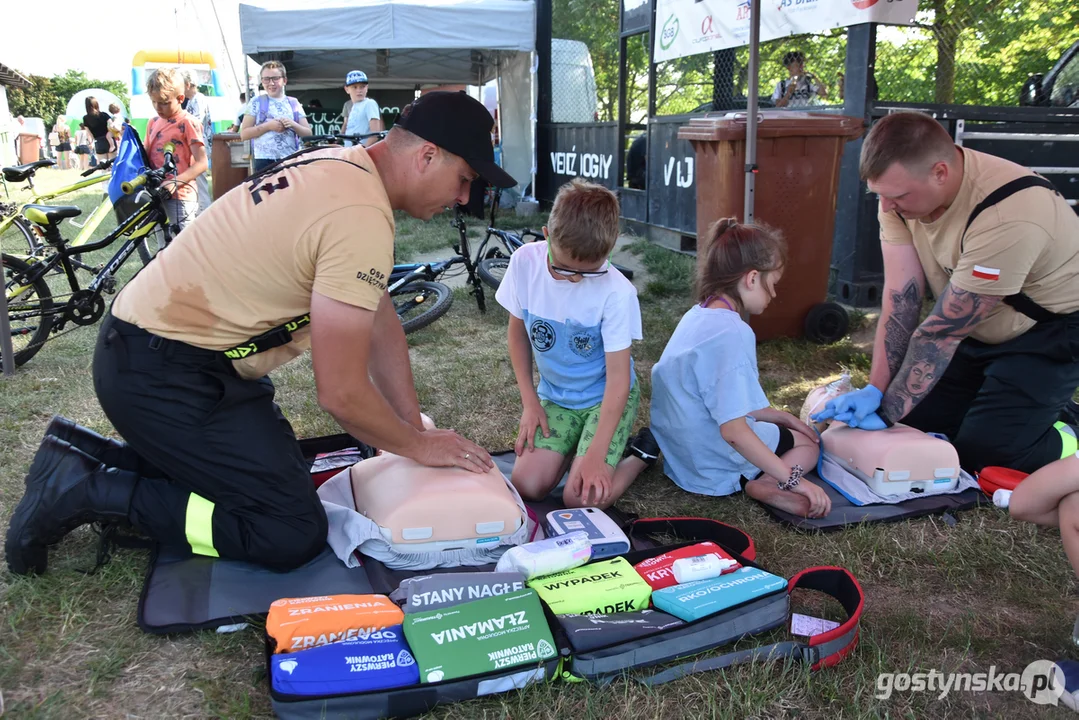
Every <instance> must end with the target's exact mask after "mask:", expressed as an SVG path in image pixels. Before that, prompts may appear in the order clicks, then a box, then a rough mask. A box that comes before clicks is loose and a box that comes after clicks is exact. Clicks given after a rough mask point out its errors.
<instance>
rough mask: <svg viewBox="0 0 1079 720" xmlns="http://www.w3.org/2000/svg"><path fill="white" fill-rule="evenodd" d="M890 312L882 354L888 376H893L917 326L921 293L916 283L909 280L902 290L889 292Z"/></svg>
mask: <svg viewBox="0 0 1079 720" xmlns="http://www.w3.org/2000/svg"><path fill="white" fill-rule="evenodd" d="M891 300H892V312H891V313H890V314H889V315H888V321H887V322H886V323H885V324H884V355H885V357H886V358H887V359H888V373H889V377H892V378H894V377H895V375H896V373H897V372H899V367H900V366H901V365H902V364H903V358H904V357H905V356H906V354H907V345H908V344H910V338H911V335H912V334H913V333H914V331H915V329H917V327H918V315H919V313H920V312H921V309H922V295H921V293H920V292H918V283H917V282H915V281H914V280H911V281H910V282H908V283H907V285H906V287H904V288H903V289H902V290H898V291H896V290H893V291H892V294H891Z"/></svg>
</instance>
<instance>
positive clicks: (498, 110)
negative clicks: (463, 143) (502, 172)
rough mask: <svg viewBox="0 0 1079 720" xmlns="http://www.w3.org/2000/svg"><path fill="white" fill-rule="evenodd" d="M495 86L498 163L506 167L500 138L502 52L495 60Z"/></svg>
mask: <svg viewBox="0 0 1079 720" xmlns="http://www.w3.org/2000/svg"><path fill="white" fill-rule="evenodd" d="M495 68H496V70H495V72H496V75H495V87H496V88H497V90H496V92H495V95H496V96H497V98H496V100H495V116H496V117H495V129H496V131H497V132H498V152H499V159H500V160H501V161H502V162H501V163H500V164H501V165H502V167H503V168H505V167H506V143H505V141H504V140H503V138H502V53H499V54H498V60H497V61H496V62H495Z"/></svg>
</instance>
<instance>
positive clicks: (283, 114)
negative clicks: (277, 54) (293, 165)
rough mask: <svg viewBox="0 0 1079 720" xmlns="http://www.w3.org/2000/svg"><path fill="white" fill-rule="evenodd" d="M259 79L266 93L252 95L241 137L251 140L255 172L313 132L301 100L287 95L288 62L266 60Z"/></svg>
mask: <svg viewBox="0 0 1079 720" xmlns="http://www.w3.org/2000/svg"><path fill="white" fill-rule="evenodd" d="M259 81H260V82H261V83H262V87H263V88H265V90H266V94H264V95H259V96H257V97H253V98H251V102H250V103H248V105H247V112H246V113H245V114H244V119H243V122H242V123H241V124H240V139H241V140H250V141H251V154H252V156H253V157H254V159H255V162H254V167H253V168H252V170H253V171H254V172H256V173H257V172H259V171H261V170H262V169H264V168H266V167H267V166H269V165H273V164H274V163H275V162H277V161H278V160H280V159H281V158H284V157H288V156H289V155H291V154H292V153H294V152H296V151H297V150H299V149H300V138H301V137H308V136H309V135H310V134H311V126H310V125H309V124H308V123H307V116H306V115H304V111H303V108H302V107H301V106H300V103H299V101H298V100H296V98H294V97H291V96H287V95H285V84H286V83H288V77H287V76H286V75H285V66H284V65H283V64H282V63H279V62H278V61H276V60H270V61H269V62H265V63H263V64H262V68H261V69H260V70H259Z"/></svg>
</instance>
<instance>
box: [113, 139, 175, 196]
mask: <svg viewBox="0 0 1079 720" xmlns="http://www.w3.org/2000/svg"><path fill="white" fill-rule="evenodd" d="M174 149H175V148H174V146H173V144H172V143H166V144H165V164H164V165H162V166H161V167H160V168H158V169H156V170H147V171H146V172H144V173H143V174H141V175H138V176H136V177H135V178H133V179H131V180H127V181H125V182H123V183H121V184H120V190H122V191H123V193H124V194H125V195H132V194H134V192H135V191H136V190H138V189H139V188H140V187H142V186H143V185H145V184H147V183H149V184H150V187H152V188H156V187H158V186H159V185H161V183H163V182H164V181H165V177H166V176H167V175H175V174H176V160H175V158H174V157H173V154H172V151H173V150H174Z"/></svg>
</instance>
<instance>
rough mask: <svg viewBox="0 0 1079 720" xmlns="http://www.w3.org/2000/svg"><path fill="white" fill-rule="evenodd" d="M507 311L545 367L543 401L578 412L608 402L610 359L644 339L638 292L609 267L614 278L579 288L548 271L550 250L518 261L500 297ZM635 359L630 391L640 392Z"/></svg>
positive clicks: (522, 252) (523, 251)
mask: <svg viewBox="0 0 1079 720" xmlns="http://www.w3.org/2000/svg"><path fill="white" fill-rule="evenodd" d="M495 299H497V300H498V302H499V304H501V305H502V307H504V308H506V310H508V311H509V312H510V313H511V314H512V315H513V316H514V317H516V318H520V319H521V320H523V321H524V324H525V329H526V330H527V331H528V339H529V341H530V342H531V344H532V356H533V357H534V358H535V359H536V366H537V367H538V368H539V374H540V383H539V387H538V388H537V389H536V391H537V393H538V394H539V396H540V399H542V400H549V401H551V402H553V403H555V404H557V405H561V406H562V407H565V408H570V409H574V410H580V409H583V408H589V407H592V406H594V405H598V404H599V403H600V402H602V401H603V389H604V387H606V385H607V357H606V353H609V352H618V351H619V350H625V349H626V348H628V347H629V346H630V345H631V344H632V342H633V341H634V340H640V339H641V307H640V305H639V304H638V303H637V288H635V287H633V283H631V282H630V281H629V280H626V278H625V276H624V275H622V273H620V272H618V270H616V269H615V268H614V267H609V270H608V272H607V274H606V275H601V276H599V277H592V278H585V279H583V280H582V281H581V282H578V283H573V282H569V281H568V280H555V279H554V278H553V277H551V273H550V272H549V271H548V270H547V243H546V242H534V243H527V244H526V245H524V246H522V247H521V248H520V249H518V250H517V251H515V252H514V253H513V255H511V256H510V264H509V267H508V268H507V269H506V277H505V278H504V279H503V280H502V283H501V284H500V285H499V286H498V292H497V293H496V294H495ZM633 382H634V374H633V360H632V358H631V359H630V388H632V387H633Z"/></svg>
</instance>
